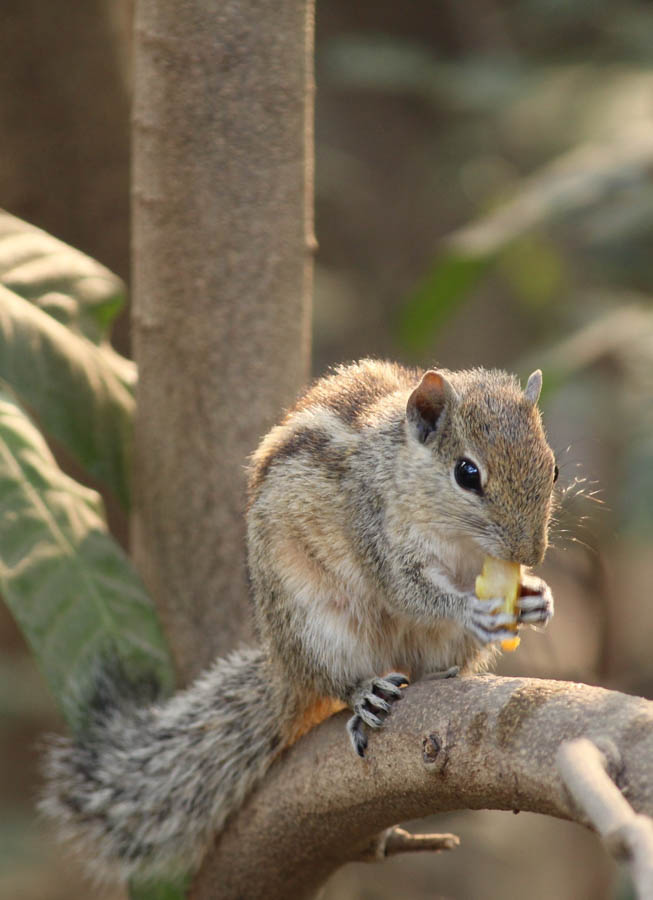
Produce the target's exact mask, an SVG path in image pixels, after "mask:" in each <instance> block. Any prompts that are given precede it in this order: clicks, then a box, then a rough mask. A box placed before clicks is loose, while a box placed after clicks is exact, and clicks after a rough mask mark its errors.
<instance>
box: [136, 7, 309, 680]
mask: <svg viewBox="0 0 653 900" xmlns="http://www.w3.org/2000/svg"><path fill="white" fill-rule="evenodd" d="M312 34H313V16H312V2H311V0H280V2H278V3H256V2H253V0H249V2H244V0H203V2H201V0H139V2H137V4H136V15H135V35H134V90H135V99H134V117H133V248H132V249H133V280H134V283H133V293H134V313H133V329H134V343H135V352H136V359H137V362H138V366H139V372H140V380H139V389H138V415H137V422H136V438H135V440H136V447H135V477H134V483H135V495H136V512H135V517H134V544H135V547H134V550H135V555H136V560H137V563H138V565H139V567H140V570H141V572H142V573H143V576H144V578H145V581H146V583H147V585H148V587H149V589H150V591H151V593H152V596H153V597H154V598H155V599H156V602H157V605H158V608H159V610H160V613H161V617H162V620H163V623H164V626H165V628H166V630H167V633H168V635H169V636H170V637H171V644H172V647H173V653H174V656H175V659H176V663H177V666H178V669H179V673H180V675H181V678H182V680H183V681H187V680H189V679H190V678H191V677H192V676H194V675H195V674H197V673H198V672H199V671H200V670H201V669H202V668H203V667H205V666H206V665H207V664H208V663H209V662H210V661H211V660H212V659H213V658H214V657H215V655H216V654H218V653H224V652H226V651H227V650H228V649H229V648H230V647H232V646H233V645H234V644H235V643H236V642H237V641H238V640H240V639H241V638H242V637H244V636H247V634H248V627H247V600H246V590H245V565H244V545H245V541H244V516H243V513H244V508H245V478H244V463H245V460H246V457H247V454H248V453H250V452H251V451H252V450H253V449H254V447H255V445H256V443H257V440H258V439H259V438H260V436H261V435H262V434H263V433H264V432H265V431H266V430H267V429H268V428H269V427H270V426H271V425H272V424H273V422H274V420H275V419H277V418H278V416H279V413H280V411H281V410H282V409H283V408H284V407H286V406H287V405H289V404H290V403H291V402H292V400H293V398H294V397H295V395H296V394H297V392H298V390H299V389H300V387H301V385H302V384H303V382H304V381H305V380H306V377H307V374H308V354H309V337H308V335H309V303H310V299H309V298H310V292H311V283H312V250H313V245H314V239H313V224H312V202H313V201H312V197H313V184H312V159H313V156H312V154H313V149H312V144H313V140H312V109H313V90H312V84H313V73H312V52H311V51H312Z"/></svg>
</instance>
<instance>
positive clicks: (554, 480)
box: [553, 466, 560, 484]
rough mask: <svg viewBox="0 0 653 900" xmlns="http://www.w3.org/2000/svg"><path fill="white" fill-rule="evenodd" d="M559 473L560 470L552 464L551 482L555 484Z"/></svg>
mask: <svg viewBox="0 0 653 900" xmlns="http://www.w3.org/2000/svg"><path fill="white" fill-rule="evenodd" d="M559 474H560V470H559V469H558V467H557V466H554V467H553V483H554V484H555V482H556V481H557V480H558V475H559Z"/></svg>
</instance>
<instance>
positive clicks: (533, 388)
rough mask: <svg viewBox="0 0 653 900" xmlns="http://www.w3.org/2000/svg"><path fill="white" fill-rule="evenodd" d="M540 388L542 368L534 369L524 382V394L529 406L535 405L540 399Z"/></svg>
mask: <svg viewBox="0 0 653 900" xmlns="http://www.w3.org/2000/svg"><path fill="white" fill-rule="evenodd" d="M541 390H542V370H541V369H535V371H534V372H533V373H532V375H529V376H528V381H527V382H526V390H525V391H524V396H525V397H526V399H527V400H528V403H529V404H530V406H535V405H536V403H537V401H538V400H539V399H540V391H541Z"/></svg>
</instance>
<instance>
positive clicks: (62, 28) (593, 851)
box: [0, 0, 653, 900]
mask: <svg viewBox="0 0 653 900" xmlns="http://www.w3.org/2000/svg"><path fill="white" fill-rule="evenodd" d="M130 20H131V4H130V2H129V0H69V2H68V3H67V4H66V9H65V16H64V15H62V6H61V4H60V3H52V2H46V0H5V3H4V4H3V13H2V28H1V29H0V58H1V59H2V60H3V65H2V67H1V71H0V133H1V134H2V151H1V152H0V206H1V207H4V208H5V209H7V210H9V211H10V212H12V213H14V214H16V215H18V216H20V217H22V218H25V219H27V220H28V221H30V222H32V223H33V224H35V225H38V226H40V227H42V228H45V229H46V230H47V231H50V232H51V233H52V234H54V235H55V236H57V237H59V238H61V239H63V240H64V241H67V242H69V243H71V244H72V245H74V246H76V247H78V248H79V249H81V250H83V251H85V252H87V253H88V254H90V255H91V256H93V257H95V258H96V259H98V260H99V261H100V262H102V263H104V264H105V265H107V266H109V267H110V268H112V269H113V270H114V271H116V272H117V273H118V274H119V275H121V276H122V277H123V278H125V279H126V280H128V279H129V259H128V247H129V232H128V206H129V202H128V198H129V183H128V178H129V169H128V167H129V93H130V71H129V53H130V47H129V43H130V40H129V29H130ZM652 35H653V6H652V5H651V4H650V3H649V2H646V0H639V2H638V0H622V2H620V3H619V4H615V3H613V2H609V0H511V2H508V0H467V2H465V3H464V4H463V3H460V2H456V0H446V2H444V0H413V2H411V3H407V4H404V3H397V2H396V0H375V2H374V3H371V2H367V0H359V2H356V3H351V2H349V0H318V12H317V47H316V68H317V83H318V94H317V111H316V116H317V118H316V132H317V135H316V137H317V147H316V154H317V184H316V230H317V237H318V240H319V245H320V248H319V252H318V255H317V265H316V291H315V316H314V371H315V373H316V374H318V373H321V372H322V371H324V369H325V368H326V367H327V366H329V365H330V364H332V363H335V362H340V361H344V360H350V359H355V358H357V357H360V356H365V355H372V356H382V357H390V358H393V359H398V360H401V361H404V362H407V363H420V364H432V363H435V362H437V363H438V364H440V365H444V366H448V367H451V368H460V367H463V366H470V365H477V364H478V365H485V366H501V367H504V368H507V369H509V370H513V371H515V372H517V373H518V374H519V375H520V376H521V377H522V378H523V377H524V376H527V375H528V373H529V371H530V370H531V369H532V368H535V367H537V366H540V367H541V368H542V369H543V371H544V383H545V391H544V395H543V400H542V407H543V410H544V415H545V420H546V425H547V429H548V433H549V436H550V440H551V443H552V446H553V447H554V449H555V451H556V453H557V456H558V463H559V467H560V473H561V474H560V489H561V490H560V508H559V511H558V514H557V521H556V524H555V528H554V533H553V548H552V550H551V551H550V553H549V556H548V559H547V562H546V564H545V565H544V566H543V567H542V575H543V576H544V577H545V578H546V579H547V580H548V581H549V583H550V584H551V585H552V587H553V591H554V595H555V597H556V604H557V611H556V617H555V619H554V621H553V623H552V625H551V626H550V628H549V629H548V630H547V632H546V633H542V634H536V633H529V634H527V635H526V636H525V639H524V640H523V643H522V646H521V648H520V650H519V652H518V653H516V654H511V655H506V656H504V659H503V660H502V662H501V664H500V671H501V672H503V673H505V674H513V673H514V674H528V675H535V676H541V677H547V678H564V679H571V680H582V681H586V682H590V683H593V684H602V685H605V686H608V687H613V688H617V689H619V690H623V691H627V692H632V693H638V694H642V695H644V696H647V697H653V657H652V655H651V650H650V647H651V635H652V634H653V604H651V602H650V594H651V590H650V585H651V584H652V583H653V554H652V553H651V552H650V550H651V537H652V531H653V403H652V400H653V304H652V299H651V298H652V296H653V252H652V251H653V180H652V173H653V127H652V119H653V40H651V36H652ZM116 343H117V344H118V346H119V349H121V350H122V351H123V352H128V350H129V333H128V319H127V317H126V316H125V317H124V318H123V320H122V322H121V325H120V327H119V328H118V329H117V337H116ZM112 519H113V521H114V526H115V529H116V531H117V532H118V534H119V535H120V536H122V537H123V538H124V534H125V531H124V522H121V521H120V518H119V516H118V515H117V514H116V513H115V510H114V511H113V513H112ZM61 727H62V724H61V721H60V719H59V718H58V715H57V712H56V710H55V708H54V705H53V703H52V701H51V700H50V697H49V695H48V694H47V691H46V689H45V686H44V683H43V682H42V680H41V678H40V676H39V674H38V672H37V671H36V668H35V666H34V664H33V663H32V661H31V658H30V656H29V654H28V652H27V650H26V649H25V646H24V644H23V641H22V639H21V637H20V635H19V633H18V631H17V629H16V627H15V626H14V624H13V622H12V620H11V619H10V617H9V614H8V613H7V612H6V610H4V608H1V607H0V806H1V815H0V896H2V897H7V898H20V900H37V898H38V900H63V898H82V897H88V896H90V895H92V896H106V897H111V898H112V897H118V896H120V894H117V893H116V892H111V891H107V892H106V893H105V894H100V892H98V891H96V890H95V889H93V890H92V891H91V890H90V889H89V886H88V884H87V883H86V882H84V881H83V880H82V877H81V874H80V872H79V870H78V869H77V868H76V867H75V865H74V863H73V862H72V861H71V860H70V859H68V858H64V857H63V856H62V855H61V853H60V852H59V851H58V850H57V849H56V847H55V846H54V845H53V843H51V842H50V841H49V839H48V837H47V835H46V834H45V833H44V832H43V830H42V829H41V828H40V826H39V825H38V824H37V823H36V822H35V819H34V813H33V803H34V796H35V793H36V791H37V789H38V775H37V766H36V761H37V742H38V739H39V736H40V735H41V734H42V733H43V731H50V730H56V729H57V728H61ZM417 827H418V828H423V829H427V830H428V829H431V830H432V829H436V830H445V831H450V830H453V831H456V832H457V833H458V834H459V835H460V836H461V838H462V847H461V848H460V849H459V850H457V851H455V852H454V853H451V854H449V855H448V856H424V857H419V856H413V857H411V858H403V859H402V858H397V859H394V860H392V861H391V862H389V863H386V864H384V865H383V866H373V865H356V866H353V865H352V866H349V867H346V868H345V869H343V870H342V871H341V872H339V873H337V874H336V875H335V876H334V878H333V879H332V880H331V882H330V883H329V885H328V886H327V888H326V890H325V893H324V897H325V898H326V900H336V898H337V900H363V898H364V900H377V898H378V900H385V898H395V897H402V898H407V900H411V898H415V900H416V898H427V897H428V898H455V900H466V898H479V900H485V898H487V900H495V898H496V900H499V898H501V900H506V898H513V897H515V898H516V897H521V896H523V895H524V894H526V893H527V894H528V896H529V900H540V898H542V900H544V898H551V897H555V898H557V900H583V898H588V900H589V898H593V900H601V898H619V900H626V898H629V897H632V896H633V895H632V892H631V888H630V886H629V883H628V880H627V877H626V874H625V872H623V871H622V870H621V869H619V867H617V866H615V865H614V864H613V863H612V862H611V861H610V860H609V859H608V857H607V856H606V854H605V852H604V851H603V849H602V847H601V846H600V844H599V842H598V840H597V839H596V838H594V836H593V835H591V834H589V833H588V832H586V831H584V830H583V829H581V828H579V827H577V826H574V825H570V824H568V823H562V822H557V821H554V820H549V819H546V818H544V817H536V816H532V815H528V814H524V813H522V814H520V815H519V816H515V815H513V814H511V813H491V812H477V813H469V814H457V815H450V816H446V817H444V816H442V817H438V818H436V819H434V820H433V821H429V822H420V823H418V824H417Z"/></svg>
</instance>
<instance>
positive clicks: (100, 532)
mask: <svg viewBox="0 0 653 900" xmlns="http://www.w3.org/2000/svg"><path fill="white" fill-rule="evenodd" d="M0 497H1V498H2V502H1V508H0V587H1V588H2V593H3V596H4V599H5V600H6V602H7V604H8V605H9V608H10V609H11V610H12V612H13V614H14V616H15V618H16V620H17V621H18V623H19V624H20V626H21V628H22V630H23V633H24V634H25V636H26V638H27V640H28V642H29V644H30V645H31V647H32V649H33V650H34V652H35V654H36V657H37V659H38V662H39V665H40V667H41V669H42V670H43V672H44V674H45V676H46V678H47V680H48V682H49V684H50V687H51V688H52V691H53V693H54V695H55V696H56V697H57V698H58V700H59V702H60V703H61V705H62V708H63V711H64V714H65V716H66V718H67V720H68V722H69V724H70V725H71V727H73V729H79V728H80V727H81V726H82V725H83V723H84V701H85V700H86V699H87V698H86V697H84V695H83V687H84V686H86V687H88V686H89V685H90V684H92V682H93V674H94V672H95V670H96V667H97V665H98V659H99V657H100V656H101V655H102V654H103V653H109V652H111V653H115V654H117V655H118V656H119V657H120V658H121V659H123V660H125V661H126V662H129V664H130V665H131V666H133V667H136V671H137V672H139V671H143V670H144V671H145V673H146V674H147V675H152V674H154V675H155V676H156V678H157V682H162V684H163V685H164V687H167V688H168V689H170V688H171V687H172V675H171V667H170V662H169V659H168V656H167V652H166V649H165V644H164V641H163V637H162V634H161V630H160V628H159V625H158V622H157V619H156V614H155V612H154V608H153V606H152V604H151V602H150V600H149V599H148V597H147V596H146V594H145V592H144V590H143V587H142V586H141V584H140V581H139V580H138V579H137V577H136V575H135V573H134V572H133V570H132V568H131V566H130V565H129V562H128V560H127V559H126V557H125V555H124V554H123V552H122V551H121V549H120V548H119V546H118V544H117V543H116V542H115V541H114V540H113V538H111V537H110V536H109V534H108V533H107V529H106V524H105V522H104V518H103V515H102V507H101V501H100V498H99V496H98V495H97V494H96V493H95V491H91V490H90V489H89V488H85V487H83V486H82V485H80V484H78V483H77V482H75V481H73V480H72V479H71V478H69V477H68V476H67V475H65V474H64V473H63V472H62V471H61V470H60V469H59V467H58V466H57V464H56V462H55V459H54V457H53V456H52V454H51V452H50V450H49V449H48V447H47V445H46V443H45V441H44V440H43V438H42V437H41V435H40V433H39V432H38V430H37V429H36V428H35V427H34V425H33V424H32V423H31V422H30V421H29V419H28V418H27V416H26V415H25V414H24V413H23V412H22V410H21V409H20V408H19V406H18V405H17V403H16V402H15V400H14V399H13V398H12V397H11V395H10V394H8V393H7V392H6V391H4V392H2V391H0Z"/></svg>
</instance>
